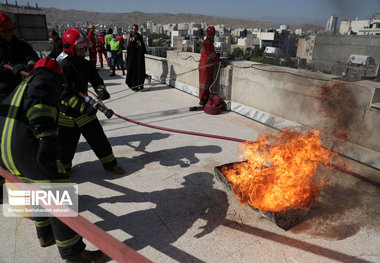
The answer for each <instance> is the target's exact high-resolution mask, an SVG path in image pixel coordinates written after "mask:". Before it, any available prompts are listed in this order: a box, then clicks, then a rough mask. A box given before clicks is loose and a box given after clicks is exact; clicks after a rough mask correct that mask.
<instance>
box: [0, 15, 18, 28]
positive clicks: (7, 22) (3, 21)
mask: <svg viewBox="0 0 380 263" xmlns="http://www.w3.org/2000/svg"><path fill="white" fill-rule="evenodd" d="M14 27H15V25H14V24H13V21H12V19H11V18H10V17H9V16H8V15H7V14H5V13H3V12H0V30H9V29H13V28H14Z"/></svg>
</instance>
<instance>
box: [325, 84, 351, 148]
mask: <svg viewBox="0 0 380 263" xmlns="http://www.w3.org/2000/svg"><path fill="white" fill-rule="evenodd" d="M320 98H321V108H320V112H321V113H322V115H323V116H324V117H325V118H328V119H330V120H331V123H328V128H327V132H328V133H331V135H332V136H335V137H337V138H340V139H343V140H345V141H348V140H349V139H350V138H349V134H348V133H347V129H348V128H349V126H350V125H351V124H352V123H353V120H354V110H353V109H354V107H355V105H356V102H355V99H354V97H353V94H352V92H350V90H349V89H348V88H347V87H346V86H345V85H344V84H343V83H334V84H332V85H331V84H326V85H324V86H323V87H322V90H321V93H320Z"/></svg>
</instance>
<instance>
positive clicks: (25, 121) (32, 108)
mask: <svg viewBox="0 0 380 263" xmlns="http://www.w3.org/2000/svg"><path fill="white" fill-rule="evenodd" d="M61 74H62V69H61V67H60V66H59V64H58V63H57V62H56V61H54V60H52V59H50V58H48V57H47V58H44V59H41V60H39V61H37V62H36V64H35V65H34V68H33V71H32V74H31V75H30V76H29V77H27V78H26V79H24V80H23V81H22V82H21V83H20V84H19V86H18V87H17V88H16V89H15V91H13V92H12V93H11V94H10V95H9V96H8V97H6V98H5V99H4V101H3V102H2V104H1V106H2V109H3V110H2V111H3V112H4V114H0V127H1V128H0V132H1V133H2V134H1V135H2V136H1V144H0V147H1V158H0V164H1V166H2V167H3V168H4V169H6V170H7V171H9V172H10V173H11V174H13V175H15V176H16V177H17V178H18V179H20V180H21V181H23V182H25V183H36V184H38V183H63V182H69V178H68V176H67V175H66V173H65V169H64V168H63V166H62V164H61V163H60V161H59V160H58V154H59V152H58V147H57V144H58V142H57V139H58V126H57V122H56V117H57V109H56V104H57V103H58V102H59V96H60V92H61V89H62V75H61ZM33 220H34V223H35V226H36V229H37V237H38V239H39V242H40V245H41V246H42V247H47V246H51V245H54V244H57V246H58V250H59V253H60V255H61V257H62V258H63V259H65V260H66V261H67V262H88V260H93V259H101V258H105V255H104V254H103V253H102V252H101V251H87V250H85V249H84V248H85V244H84V243H83V242H82V237H81V236H79V235H78V234H77V233H76V232H74V231H73V230H71V228H69V227H68V226H66V225H65V224H64V223H62V222H61V221H60V220H59V219H57V218H55V217H34V219H33Z"/></svg>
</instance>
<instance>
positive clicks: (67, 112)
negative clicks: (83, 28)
mask: <svg viewBox="0 0 380 263" xmlns="http://www.w3.org/2000/svg"><path fill="white" fill-rule="evenodd" d="M62 42H63V50H64V51H63V53H65V54H66V56H65V58H64V59H62V60H61V61H60V62H59V63H60V65H61V67H62V70H63V79H64V90H63V92H62V94H61V102H60V107H59V109H60V111H59V118H58V125H59V142H60V143H61V145H62V158H61V161H62V163H63V165H64V166H65V168H66V169H71V166H72V163H71V162H72V160H73V158H74V155H75V151H76V147H77V144H78V141H79V137H80V135H81V134H82V135H83V137H84V138H85V139H86V141H87V142H88V143H89V145H90V146H91V148H92V150H93V151H94V152H95V154H96V156H97V157H98V158H99V159H100V161H101V162H102V164H103V167H104V169H106V170H107V171H112V172H114V173H116V174H122V173H124V169H123V168H121V167H119V166H117V161H116V158H115V156H114V155H113V152H112V148H111V145H110V143H109V142H108V139H107V137H106V135H105V134H104V131H103V128H102V126H101V125H100V123H99V120H98V119H97V118H96V109H94V108H93V107H92V106H91V105H90V104H88V103H86V102H85V101H84V100H83V98H82V97H80V96H79V95H78V93H77V92H82V93H84V94H86V95H87V92H88V82H90V83H91V85H92V87H93V88H94V90H95V92H96V93H97V95H98V98H99V99H100V100H106V99H109V97H110V95H109V94H108V92H107V90H106V87H105V86H104V82H103V80H102V79H101V78H100V76H99V74H98V72H97V71H96V68H95V65H94V64H92V63H91V62H89V61H88V60H86V59H85V58H84V56H85V52H86V48H87V39H86V37H85V36H84V35H83V34H82V33H81V32H80V31H79V30H78V29H75V28H69V29H67V30H66V32H65V33H64V34H63V36H62Z"/></svg>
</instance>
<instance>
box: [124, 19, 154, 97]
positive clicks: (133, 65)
mask: <svg viewBox="0 0 380 263" xmlns="http://www.w3.org/2000/svg"><path fill="white" fill-rule="evenodd" d="M145 53H146V48H145V44H144V41H143V38H142V36H141V35H140V34H139V32H138V26H137V25H136V24H134V25H133V26H132V31H131V32H130V33H129V35H128V40H127V77H126V79H125V84H127V85H128V87H129V88H130V89H132V90H135V91H138V90H142V89H143V88H144V81H145V78H147V77H148V78H149V76H148V75H147V74H146V72H145Z"/></svg>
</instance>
